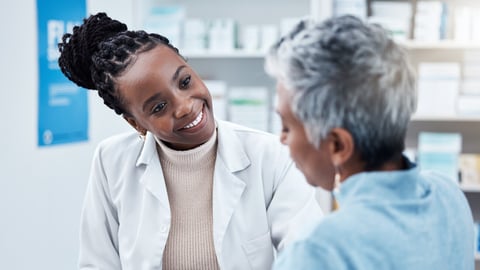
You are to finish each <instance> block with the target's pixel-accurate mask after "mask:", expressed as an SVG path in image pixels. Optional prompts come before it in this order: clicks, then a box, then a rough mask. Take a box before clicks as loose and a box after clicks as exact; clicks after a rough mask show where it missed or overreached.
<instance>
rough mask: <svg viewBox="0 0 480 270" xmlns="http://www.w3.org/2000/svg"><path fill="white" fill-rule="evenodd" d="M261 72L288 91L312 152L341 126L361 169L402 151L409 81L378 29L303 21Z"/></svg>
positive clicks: (412, 86) (394, 48)
mask: <svg viewBox="0 0 480 270" xmlns="http://www.w3.org/2000/svg"><path fill="white" fill-rule="evenodd" d="M265 68H266V71H267V72H268V73H269V74H270V75H271V76H273V77H275V78H276V79H277V80H279V81H281V82H282V83H283V85H284V86H285V87H286V88H287V89H288V91H291V93H292V96H293V99H292V103H291V108H292V111H293V113H294V115H295V116H296V117H297V118H298V119H299V120H300V121H301V122H303V124H304V127H305V131H306V133H307V136H308V139H309V142H310V143H311V144H313V145H314V146H315V147H317V148H318V146H319V144H320V141H321V140H322V139H324V138H325V137H326V136H327V135H328V133H329V132H330V131H331V130H332V129H333V128H336V127H340V128H344V129H346V130H348V131H349V132H350V133H351V134H352V136H353V139H354V143H355V147H356V148H355V150H356V151H357V152H358V153H359V154H360V156H361V158H362V159H363V161H364V162H366V168H365V169H374V168H376V167H378V166H380V165H382V164H383V163H384V162H385V161H387V160H389V159H391V158H392V157H393V156H394V155H396V154H398V153H401V152H402V151H403V150H404V140H405V134H406V130H407V125H408V122H409V120H410V117H411V115H412V114H413V112H414V111H415V109H416V103H417V101H416V98H417V95H416V82H415V75H414V71H413V69H412V67H411V65H410V63H409V61H408V56H407V54H406V51H405V50H404V49H403V48H402V47H400V46H399V45H397V44H396V43H395V42H394V41H392V40H391V39H390V38H389V36H388V33H387V32H386V31H385V30H384V29H383V28H382V27H380V26H378V25H375V24H369V23H365V22H362V21H361V20H360V19H358V18H356V17H353V16H350V15H344V16H340V17H335V18H331V19H329V20H326V21H324V22H323V23H315V22H312V21H309V20H303V21H301V22H300V23H299V24H298V25H296V27H295V28H294V29H293V30H292V31H291V32H290V33H288V34H287V35H285V36H283V37H282V38H281V39H280V40H279V41H278V42H277V43H276V44H275V45H274V46H273V47H272V49H271V50H270V52H269V54H268V56H267V58H266V63H265Z"/></svg>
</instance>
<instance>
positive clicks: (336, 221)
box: [274, 163, 474, 270]
mask: <svg viewBox="0 0 480 270" xmlns="http://www.w3.org/2000/svg"><path fill="white" fill-rule="evenodd" d="M408 164H409V166H408V168H407V169H405V170H399V171H388V172H363V173H358V174H355V175H353V176H351V177H349V178H348V179H347V180H346V181H344V182H343V183H342V186H341V187H340V189H339V190H337V191H336V192H335V193H334V195H335V198H336V200H337V202H338V204H339V209H338V210H337V211H335V212H333V213H332V214H330V215H328V216H326V217H325V218H324V219H323V220H322V221H321V222H320V223H319V224H318V225H317V226H316V227H315V228H314V229H313V230H312V231H311V232H310V233H309V234H308V235H306V236H305V238H304V239H302V240H300V241H298V242H296V243H294V244H293V245H291V246H289V247H287V248H286V249H285V250H284V251H283V252H281V253H280V254H279V257H278V260H277V261H276V262H275V264H274V269H275V270H283V269H295V270H300V269H335V270H342V269H355V270H360V269H365V270H373V269H398V270H406V269H408V270H417V269H418V270H427V269H435V270H440V269H445V270H447V269H449V270H450V269H451V270H461V269H468V270H471V269H474V248H473V245H474V232H473V218H472V213H471V210H470V207H469V205H468V202H467V200H466V198H465V195H464V194H463V192H462V191H461V190H460V189H459V187H458V185H457V184H456V183H454V181H452V180H450V179H446V178H444V177H443V176H441V175H438V174H435V173H431V172H430V173H427V172H420V171H419V169H418V168H417V167H416V166H415V164H412V163H408Z"/></svg>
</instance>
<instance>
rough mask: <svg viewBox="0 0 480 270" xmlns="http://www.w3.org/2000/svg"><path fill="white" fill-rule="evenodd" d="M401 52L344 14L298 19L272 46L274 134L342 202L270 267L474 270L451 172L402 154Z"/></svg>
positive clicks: (468, 226)
mask: <svg viewBox="0 0 480 270" xmlns="http://www.w3.org/2000/svg"><path fill="white" fill-rule="evenodd" d="M407 59H408V57H407V55H406V52H405V51H404V50H403V49H402V48H401V47H400V46H398V45H397V44H395V42H394V41H392V40H391V39H390V38H389V36H388V34H387V32H386V31H385V30H384V29H383V28H381V27H380V26H378V25H374V24H368V23H364V22H362V21H361V20H359V19H357V18H355V17H353V16H348V15H346V16H340V17H336V18H332V19H329V20H327V21H325V22H323V23H314V22H311V21H302V22H301V23H299V24H298V25H297V26H296V27H295V29H294V30H292V31H291V32H290V33H289V34H287V35H286V36H284V37H283V38H282V39H281V40H280V41H279V42H278V43H277V44H275V45H274V46H273V47H272V50H271V51H270V53H269V55H268V56H267V59H266V70H267V72H268V73H269V74H271V75H272V76H273V77H275V79H276V80H277V93H278V104H277V111H278V113H279V115H280V116H281V118H282V125H283V129H282V133H281V141H282V142H283V143H284V144H286V145H288V146H289V148H290V155H291V156H292V158H293V159H294V161H295V162H296V165H297V167H298V168H299V169H300V170H301V171H302V172H303V173H304V174H305V176H306V179H307V181H308V182H309V183H310V184H311V185H313V186H318V187H321V188H323V189H326V190H330V191H332V190H333V194H334V197H335V199H336V201H337V203H338V205H339V208H338V209H337V210H336V211H334V212H333V213H332V214H330V215H329V216H327V217H326V218H324V219H323V220H322V221H321V222H320V223H319V224H318V225H317V226H316V227H315V228H314V229H313V230H312V231H311V232H310V233H309V234H308V235H306V236H305V238H304V239H302V240H300V241H298V242H297V243H296V244H294V245H292V246H290V247H289V248H287V249H285V250H284V251H283V252H281V253H280V254H279V257H278V261H277V262H276V263H275V265H274V268H275V269H336V270H339V269H357V270H358V269H368V270H371V269H409V270H412V269H413V270H415V269H419V270H420V269H422V270H425V269H452V270H453V269H455V270H457V269H473V267H474V258H473V249H472V247H473V240H474V236H473V235H474V232H473V218H472V214H471V211H470V208H469V205H468V203H467V201H466V199H465V196H464V194H463V193H462V191H461V190H460V189H459V187H458V185H457V184H456V183H455V182H454V181H452V180H451V179H447V178H445V177H444V176H442V175H440V174H435V173H433V172H420V170H419V168H418V167H417V166H416V165H415V164H414V163H412V162H411V161H409V160H408V159H407V158H406V157H405V156H404V155H403V154H402V153H403V151H404V139H405V134H406V130H407V125H408V122H409V120H410V117H411V115H412V114H413V112H414V111H415V107H416V81H415V76H414V71H413V69H412V68H411V66H410V64H409V62H408V60H407Z"/></svg>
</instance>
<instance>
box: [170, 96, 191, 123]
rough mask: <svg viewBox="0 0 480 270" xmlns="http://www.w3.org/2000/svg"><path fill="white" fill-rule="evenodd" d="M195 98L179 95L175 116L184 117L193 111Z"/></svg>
mask: <svg viewBox="0 0 480 270" xmlns="http://www.w3.org/2000/svg"><path fill="white" fill-rule="evenodd" d="M192 110H193V100H192V99H190V98H189V97H178V98H177V102H176V108H175V113H174V114H175V118H182V117H184V116H186V115H189V114H190V113H192Z"/></svg>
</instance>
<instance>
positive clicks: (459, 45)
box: [397, 40, 480, 50]
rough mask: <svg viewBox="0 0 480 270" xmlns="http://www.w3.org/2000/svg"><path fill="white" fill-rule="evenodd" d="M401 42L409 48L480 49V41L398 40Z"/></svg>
mask: <svg viewBox="0 0 480 270" xmlns="http://www.w3.org/2000/svg"><path fill="white" fill-rule="evenodd" d="M397 42H398V43H399V44H402V45H404V46H405V47H406V48H407V49H411V50H438V49H445V50H465V49H478V50H480V43H479V42H459V41H454V40H442V41H415V40H407V41H397Z"/></svg>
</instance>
